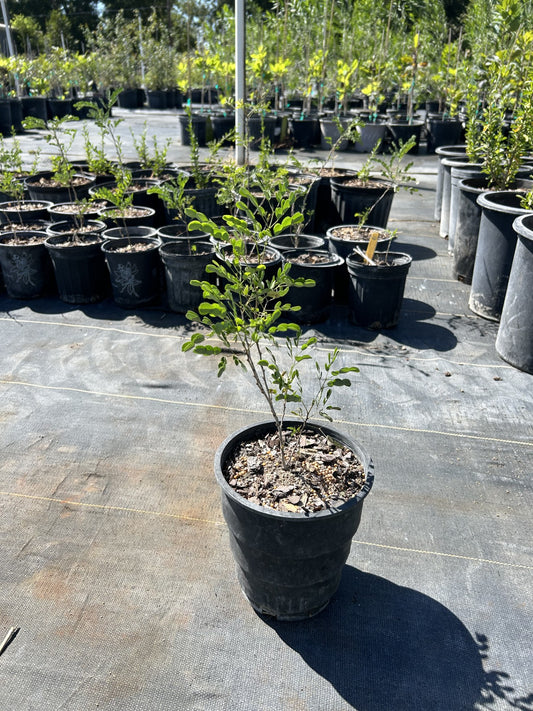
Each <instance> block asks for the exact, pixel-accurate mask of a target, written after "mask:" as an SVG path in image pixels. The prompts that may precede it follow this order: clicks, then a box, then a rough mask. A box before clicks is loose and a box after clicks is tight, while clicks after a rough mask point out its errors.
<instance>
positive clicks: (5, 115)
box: [0, 94, 107, 136]
mask: <svg viewBox="0 0 533 711" xmlns="http://www.w3.org/2000/svg"><path fill="white" fill-rule="evenodd" d="M78 101H91V102H93V103H94V104H96V105H97V106H98V105H100V106H104V105H106V104H107V100H106V99H105V97H103V96H102V95H100V94H91V95H89V96H83V97H79V98H77V99H70V98H67V99H63V98H53V97H46V96H21V97H20V98H18V97H9V98H5V99H0V133H2V134H3V135H4V136H10V135H11V133H12V131H13V130H14V131H15V133H23V131H24V126H23V123H22V122H23V120H24V119H25V118H28V117H30V116H33V117H35V118H39V119H42V120H43V121H48V120H49V119H52V118H54V117H56V116H57V117H58V118H63V117H64V116H67V115H72V116H75V117H77V118H79V119H87V118H89V113H90V112H89V109H88V108H87V107H77V106H76V104H77V102H78Z"/></svg>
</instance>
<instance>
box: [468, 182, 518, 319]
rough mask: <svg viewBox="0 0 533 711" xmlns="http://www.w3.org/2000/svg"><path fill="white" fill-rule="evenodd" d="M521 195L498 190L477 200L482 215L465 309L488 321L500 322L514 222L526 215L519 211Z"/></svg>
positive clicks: (507, 280) (510, 259)
mask: <svg viewBox="0 0 533 711" xmlns="http://www.w3.org/2000/svg"><path fill="white" fill-rule="evenodd" d="M523 194H524V193H519V192H516V191H513V190H501V191H496V192H485V193H481V195H479V196H478V198H477V201H478V203H479V205H480V206H481V210H482V212H481V219H480V222H479V234H478V243H477V250H476V259H475V262H474V270H473V273H472V287H471V289H470V298H469V301H468V306H469V308H470V310H471V311H473V312H474V313H475V314H477V315H478V316H481V317H482V318H486V319H489V320H490V321H499V320H500V316H501V313H502V308H503V302H504V299H505V294H506V291H507V284H508V282H509V274H510V272H511V265H512V263H513V257H514V253H515V248H516V240H517V235H516V232H515V231H514V228H513V221H514V219H515V218H516V217H519V216H520V215H524V214H527V210H524V209H523V208H522V207H520V196H521V195H523Z"/></svg>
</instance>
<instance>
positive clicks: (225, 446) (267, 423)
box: [215, 419, 374, 521]
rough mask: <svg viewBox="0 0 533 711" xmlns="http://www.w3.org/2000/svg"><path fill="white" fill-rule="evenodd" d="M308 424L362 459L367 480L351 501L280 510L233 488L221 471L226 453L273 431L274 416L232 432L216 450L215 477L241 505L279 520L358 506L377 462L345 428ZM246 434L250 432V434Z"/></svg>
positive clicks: (308, 517)
mask: <svg viewBox="0 0 533 711" xmlns="http://www.w3.org/2000/svg"><path fill="white" fill-rule="evenodd" d="M285 424H286V425H288V426H292V425H297V424H300V420H296V419H286V420H285ZM308 425H309V427H311V428H312V429H315V430H316V429H318V430H321V431H322V432H323V433H324V434H327V435H329V436H331V437H333V438H334V439H336V440H337V441H339V442H340V443H341V444H343V445H345V446H347V447H349V448H350V449H351V450H352V451H353V452H355V454H356V455H357V457H358V459H359V460H360V462H361V464H362V465H363V467H364V469H365V484H364V486H363V488H362V489H361V491H360V492H359V493H358V494H357V495H356V496H354V497H352V498H351V499H348V501H345V502H344V503H343V504H341V505H340V506H338V507H336V508H330V509H322V510H321V511H311V512H307V513H306V512H292V511H277V510H276V509H271V508H269V507H268V506H260V505H259V504H254V503H252V502H251V501H248V499H245V498H244V497H243V496H241V495H240V494H237V493H236V492H235V491H234V489H233V488H232V487H231V486H230V485H229V484H228V482H227V481H226V479H225V477H224V474H223V472H222V462H223V461H225V459H226V457H227V456H228V455H229V454H230V453H231V451H232V450H233V449H234V448H235V444H236V443H237V442H238V441H246V440H248V441H251V440H253V438H254V433H255V432H261V431H263V432H268V431H273V429H274V428H275V424H274V420H262V421H260V422H256V423H253V424H251V425H246V426H245V427H241V428H240V429H238V430H235V431H234V432H232V433H231V434H230V435H229V436H228V437H226V439H225V440H224V441H223V442H222V443H221V444H220V445H219V447H218V449H217V451H216V453H215V478H216V480H217V482H218V485H219V486H220V488H221V489H222V491H223V492H224V494H225V495H226V496H227V497H228V498H230V499H232V500H233V501H234V502H236V503H237V504H239V505H241V506H242V507H243V508H246V509H251V510H252V511H255V512H257V513H258V514H260V515H263V516H267V517H273V518H278V519H280V520H287V521H305V520H314V519H317V518H326V517H330V516H335V515H339V514H342V513H344V512H345V511H346V510H348V509H351V508H353V507H354V506H357V505H358V504H359V503H361V502H362V501H363V499H364V498H365V497H366V496H367V494H368V493H369V492H370V490H371V488H372V485H373V483H374V463H373V461H372V459H371V457H369V455H368V454H367V453H366V451H365V450H364V449H363V448H362V447H361V445H360V444H359V442H357V441H356V440H354V439H352V437H351V436H350V435H348V434H345V433H344V432H341V431H340V430H338V429H337V428H335V427H332V426H331V425H327V424H322V423H321V422H316V421H312V422H308ZM247 435H250V436H249V437H247Z"/></svg>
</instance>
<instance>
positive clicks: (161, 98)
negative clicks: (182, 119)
mask: <svg viewBox="0 0 533 711" xmlns="http://www.w3.org/2000/svg"><path fill="white" fill-rule="evenodd" d="M146 100H147V101H148V108H150V109H159V110H162V109H166V108H170V107H169V106H168V102H167V92H166V91H163V90H162V89H148V91H147V92H146Z"/></svg>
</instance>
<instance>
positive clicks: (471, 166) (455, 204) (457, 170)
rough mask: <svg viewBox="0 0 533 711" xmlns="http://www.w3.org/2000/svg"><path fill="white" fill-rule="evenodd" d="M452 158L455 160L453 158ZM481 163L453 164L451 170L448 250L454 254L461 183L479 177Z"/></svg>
mask: <svg viewBox="0 0 533 711" xmlns="http://www.w3.org/2000/svg"><path fill="white" fill-rule="evenodd" d="M452 160H454V159H453V158H452ZM481 168H482V165H481V164H480V163H468V164H459V165H452V166H451V170H450V214H449V217H448V252H450V253H452V254H453V251H454V249H455V235H456V232H457V216H458V212H459V199H460V190H459V183H460V182H461V180H466V179H467V178H477V177H478V176H480V175H481Z"/></svg>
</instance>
